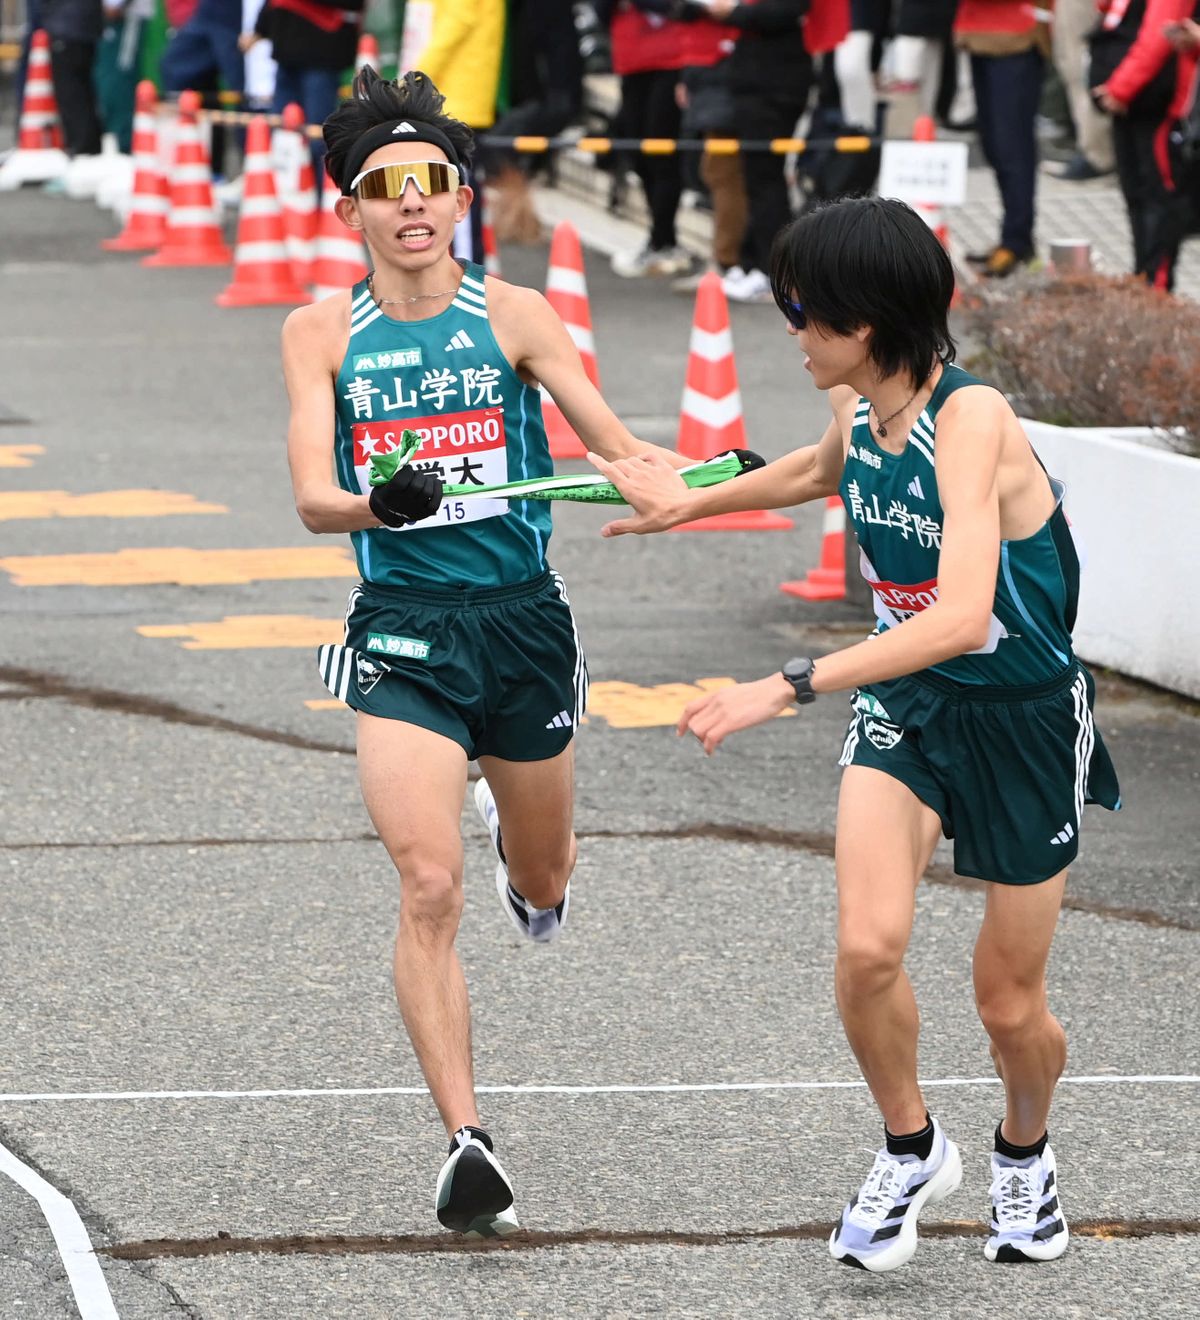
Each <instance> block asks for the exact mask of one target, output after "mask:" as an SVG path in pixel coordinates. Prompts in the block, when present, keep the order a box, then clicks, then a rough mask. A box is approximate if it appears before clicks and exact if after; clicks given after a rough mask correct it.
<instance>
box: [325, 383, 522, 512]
mask: <svg viewBox="0 0 1200 1320" xmlns="http://www.w3.org/2000/svg"><path fill="white" fill-rule="evenodd" d="M406 430H408V431H415V432H416V433H417V434H418V435H419V436H420V437H421V441H422V444H421V448H420V449H419V450H418V451H417V452H416V454H415V455H414V456H413V458H412V461H411V463H410V464H409V466H410V467H413V468H415V469H417V471H421V472H433V473H435V474H436V475H437V476H438V477H440V478H441V480H442V481H443V482H444V483H445V484H446V485H447V486H499V485H502V484H503V483H504V482H506V481H507V480H508V442H507V437H506V435H505V431H504V409H503V408H477V409H476V410H475V411H473V412H460V413H445V414H437V415H435V416H432V417H416V418H405V420H404V421H403V422H400V421H397V422H355V423H354V425H353V426H352V427H351V437H352V439H353V442H354V475H355V478H356V480H357V481H358V488H359V490H360V491H362V493H363V494H364V495H366V494H368V493H369V492H370V490H371V481H370V477H371V466H370V463H369V461H368V460H369V459H370V456H371V455H372V454H388V453H391V451H392V450H393V449H396V448H397V447H398V446H399V444H400V437H401V435H402V434H403V433H404V432H405V431H406ZM507 512H508V501H507V500H487V499H469V500H463V499H457V500H456V499H453V498H450V499H444V500H443V501H442V503H441V504H440V505H439V506H438V510H437V512H436V513H435V514H433V515H432V516H431V517H429V518H422V519H421V521H420V522H415V523H410V524H409V525H408V526H406V527H396V528H393V529H390V530H394V531H397V532H415V531H419V530H421V529H422V528H425V527H455V526H459V525H461V524H462V523H469V522H478V521H479V520H480V519H481V518H495V517H498V516H500V515H502V514H505V513H507Z"/></svg>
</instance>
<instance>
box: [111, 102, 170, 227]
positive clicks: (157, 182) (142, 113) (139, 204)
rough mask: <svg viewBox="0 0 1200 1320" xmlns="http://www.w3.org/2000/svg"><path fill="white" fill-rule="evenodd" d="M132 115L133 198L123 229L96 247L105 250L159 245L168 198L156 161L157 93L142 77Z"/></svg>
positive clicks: (165, 181)
mask: <svg viewBox="0 0 1200 1320" xmlns="http://www.w3.org/2000/svg"><path fill="white" fill-rule="evenodd" d="M135 105H136V110H135V113H134V116H133V162H134V175H133V199H132V202H131V204H130V208H129V217H128V219H127V220H126V221H125V228H124V229H122V230H121V232H120V233H119V234H118V235H117V236H116V238H105V239H102V240H101V241H100V246H101V247H102V248H104V249H105V250H106V251H108V252H152V251H154V250H155V249H156V248H159V247H161V246H162V243H163V240H164V239H165V237H166V232H167V212H168V211H169V210H170V207H171V201H170V196H169V189H168V186H167V179H166V175H164V174H163V172H162V170H161V169H160V168H159V163H158V114H157V105H158V93H157V91H156V90H155V87H154V84H153V83H152V82H151V81H150V80H149V79H148V78H144V79H143V80H142V81H141V82H140V83H138V85H137V92H136V101H135Z"/></svg>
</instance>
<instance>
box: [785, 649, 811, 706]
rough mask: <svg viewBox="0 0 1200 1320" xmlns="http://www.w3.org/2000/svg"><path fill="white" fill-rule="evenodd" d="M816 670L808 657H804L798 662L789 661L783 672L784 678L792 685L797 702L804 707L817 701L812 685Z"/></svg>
mask: <svg viewBox="0 0 1200 1320" xmlns="http://www.w3.org/2000/svg"><path fill="white" fill-rule="evenodd" d="M815 668H816V666H815V665H814V664H813V662H812V661H811V660H810V659H809V658H808V656H803V657H801V658H800V659H797V660H789V661H788V662H787V664H786V665H784V667H783V669H782V671H781V672H782V674H783V676H784V678H786V679H787V681H788V682H789V683H790V684H791V685H792V690H793V691H794V692H795V694H796V700H797V701H798V702H799V703H800V705H802V706H807V705H808V703H809V702H810V701H816V699H817V694H816V693H815V692H814V691H813V685H812V679H813V670H814V669H815Z"/></svg>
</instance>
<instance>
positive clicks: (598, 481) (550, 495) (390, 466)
mask: <svg viewBox="0 0 1200 1320" xmlns="http://www.w3.org/2000/svg"><path fill="white" fill-rule="evenodd" d="M420 447H421V439H420V437H419V436H418V435H417V434H416V432H414V431H405V432H404V433H403V435H402V436H401V437H400V444H399V446H398V447H397V448H395V449H393V450H392V451H391V453H388V454H371V455H370V456H369V459H370V464H371V476H370V482H371V485H372V486H373V487H376V488H378V487H380V486H384V485H386V484H387V483H388V482H389V481H391V480H392V478H393V477H394V476H395V475H396V473H397V472H399V471H400V470H401V468H403V467H405V466H406V465H407V463H408V462H409V460H410V459H411V458H412V457H413V455H414V454H415V453H416V452H417V450H419V449H420ZM763 466H764V463H763V460H762V459H761V458H760V457H759V455H758V454H756V453H754V452H753V451H752V450H749V449H730V450H727V451H726V452H725V453H723V454H718V455H717V456H716V457H715V458H710V459H707V460H706V461H705V462H703V463H694V464H693V465H692V466H691V467H685V468H680V469H679V475H680V476H681V477H682V478H683V482H684V485H686V486H688V487H690V488H691V489H693V490H696V489H698V488H700V487H702V486H717V485H720V484H721V483H722V482H724V481H729V480H731V479H732V478H733V477H740V476H741V475H742V473H743V472H752V471H753V470H754V469H755V468H760V467H763ZM442 494H443V495H444V496H445V497H446V498H447V499H464V498H469V497H471V496H477V497H479V498H482V499H493V500H495V499H510V500H571V501H574V502H576V503H584V504H625V503H627V501H626V500H625V497H624V496H623V495H622V494H621V492H620V491H619V490H617V488H616V487H615V486H614V485H613V484H612V482H611V481H606V480H605V479H604V478H603V477H602V476H600V475H599V474H598V473H597V474H595V475H591V476H588V475H581V476H567V477H532V478H530V479H529V480H526V481H506V482H503V483H502V484H501V485H498V486H445V487H443V490H442Z"/></svg>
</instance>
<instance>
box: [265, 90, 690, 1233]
mask: <svg viewBox="0 0 1200 1320" xmlns="http://www.w3.org/2000/svg"><path fill="white" fill-rule="evenodd" d="M442 104H443V98H442V96H441V95H440V94H439V93H438V91H437V89H436V88H435V87H434V86H433V85H432V83H430V82H429V80H428V79H427V78H426V77H425V76H424V75H423V74H420V73H409V74H406V75H405V76H404V78H403V79H402V80H401V81H400V82H399V83H392V82H385V81H384V80H382V79H381V78H379V76H378V75H377V74H376V73H375V71H374V70H373V69H371V68H369V67H367V68H364V69H363V70H362V71H361V72H360V73H359V74H358V75H357V77H356V78H355V81H354V87H353V94H352V96H351V97H350V99H349V100H347V101H344V102H343V103H342V104H341V105H340V106H339V107H338V109H337V110H335V111H334V113H333V114H332V115H331V116H330V117H329V119H328V120H326V122H325V126H324V137H325V143H326V147H327V154H326V157H325V161H326V166H327V168H328V170H329V173H330V176H331V178H332V179H333V181H334V183H335V184H336V186H338V187H339V188H340V189H341V192H342V196H341V197H339V198H338V201H337V204H336V209H337V213H338V216H339V217H340V218H341V220H342V221H343V222H344V223H345V224H346V225H348V226H349V227H350V228H351V229H353V230H356V231H358V232H359V233H361V234H362V235H363V236H364V237H365V239H366V242H367V246H368V248H369V249H370V252H371V258H372V262H373V265H374V270H373V273H372V275H371V276H370V277H368V278H367V279H366V280H364V281H362V282H361V283H359V284H357V285H355V286H354V288H353V289H350V290H347V291H346V292H345V293H341V294H335V295H334V296H332V297H330V298H327V299H325V300H324V301H322V302H319V303H317V304H315V305H314V306H311V307H303V308H300V309H298V310H296V311H295V312H293V313H292V314H291V315H290V316H289V317H288V319H287V322H286V324H285V326H284V330H283V361H284V373H285V377H286V380H287V387H288V393H289V396H290V399H291V423H290V427H289V431H288V459H289V463H290V466H291V472H292V483H293V488H294V494H295V500H296V508H297V511H298V512H299V514H300V517H301V519H302V521H303V522H304V525H305V526H306V527H307V528H308V529H309V530H310V531H312V532H319V533H334V534H338V533H347V532H348V533H350V537H351V540H352V542H353V543H354V548H355V552H356V555H357V558H358V566H359V570H360V572H361V575H362V582H361V583H360V584H359V585H358V586H356V587H355V588H354V589H353V591H351V593H350V601H349V606H348V609H347V612H346V633H345V640H344V642H343V643H341V644H338V645H330V646H323V647H321V649H320V652H319V665H320V671H321V676H322V678H323V680H324V682H325V683H326V685H327V686H328V688H329V690H330V691H331V692H332V693H333V694H334V695H335V696H337V697H339V698H340V699H341V700H343V701H345V702H347V703H348V704H349V705H350V706H351V707H352V708H353V709H354V710H355V711H356V712H357V724H358V734H357V737H358V768H359V777H360V783H361V787H362V793H363V798H364V801H365V803H366V806H367V810H368V812H369V814H370V816H371V820H372V822H373V824H374V826H375V829H376V830H377V832H378V834H379V837H380V839H381V840H382V842H383V843H384V845H385V846H386V848H387V850H388V853H389V855H390V857H391V859H392V861H393V863H394V864H395V866H396V869H397V871H398V872H399V875H400V922H399V930H398V934H397V937H396V946H395V961H394V975H395V987H396V998H397V1000H398V1002H399V1005H400V1011H401V1014H402V1015H403V1018H404V1023H405V1026H406V1028H407V1030H408V1034H409V1037H410V1039H411V1040H412V1043H413V1048H414V1050H415V1052H416V1055H417V1058H418V1060H419V1062H420V1065H421V1068H422V1071H423V1072H424V1075H425V1079H426V1082H427V1083H428V1085H429V1089H430V1092H431V1094H432V1096H433V1099H434V1103H435V1104H436V1105H437V1108H438V1111H439V1113H440V1114H441V1117H442V1119H443V1121H444V1122H445V1125H446V1130H447V1132H448V1133H449V1134H450V1135H451V1143H450V1154H449V1157H448V1158H447V1159H446V1161H445V1164H444V1165H443V1167H442V1170H441V1173H440V1175H439V1177H438V1180H437V1190H436V1194H435V1197H436V1210H437V1215H438V1218H439V1219H440V1220H441V1222H442V1223H443V1224H444V1225H446V1226H447V1227H448V1228H451V1229H454V1230H457V1231H459V1232H465V1233H473V1234H478V1235H481V1236H489V1235H493V1234H503V1233H505V1232H509V1231H511V1230H512V1229H513V1228H515V1226H516V1223H517V1218H516V1214H515V1211H514V1209H513V1193H512V1188H511V1185H510V1183H509V1181H508V1178H507V1177H506V1175H505V1173H504V1170H503V1169H502V1168H501V1166H500V1164H499V1162H498V1161H497V1159H496V1157H495V1155H494V1154H493V1152H492V1140H491V1138H490V1136H489V1135H488V1133H487V1132H486V1131H485V1130H484V1129H483V1128H482V1127H481V1126H480V1120H479V1113H478V1110H477V1108H476V1103H475V1092H474V1081H473V1073H472V1060H471V1039H470V1011H469V1006H468V999H467V989H466V983H465V981H464V978H463V972H462V968H461V966H460V963H459V960H458V957H457V955H456V953H455V949H454V941H455V936H456V934H457V930H458V922H459V915H460V912H461V910H462V904H463V892H462V869H463V848H462V840H461V833H460V817H461V813H462V805H463V796H464V792H465V788H466V783H467V762H468V760H470V759H475V760H478V762H479V766H480V768H481V770H482V771H483V773H484V776H485V778H483V779H480V780H479V781H478V783H477V784H476V787H475V793H474V796H475V803H476V806H477V808H478V810H479V812H480V814H481V815H482V817H483V820H484V822H485V824H486V825H487V828H488V831H489V833H490V836H491V840H492V844H493V845H494V847H495V851H496V853H497V857H498V864H497V868H496V885H497V890H498V893H499V895H500V901H501V903H502V905H503V907H504V911H505V913H506V914H507V917H508V919H509V920H510V921H511V922H512V924H513V926H514V927H515V928H516V929H517V930H518V931H519V932H520V934H521V936H522V937H523V938H526V939H529V940H531V941H534V942H537V943H548V942H549V941H551V940H553V939H555V938H556V937H557V936H558V934H559V932H560V931H561V930H562V927H563V923H564V922H565V920H566V917H567V908H568V902H569V894H570V890H569V886H568V879H569V877H570V875H571V871H572V869H573V867H574V865H575V851H576V849H575V836H574V833H573V832H572V827H571V820H572V805H573V769H574V766H573V756H572V739H573V737H574V734H575V730H576V728H577V727H578V724H579V719H580V716H581V715H582V714H583V709H584V703H585V700H586V696H587V665H586V662H585V660H584V655H583V651H582V649H581V647H580V644H579V636H578V633H577V631H576V628H575V621H574V618H573V617H572V614H571V608H570V605H569V603H568V601H567V594H566V589H565V587H564V586H563V582H562V579H561V578H560V577H559V576H558V574H557V573H553V572H552V571H551V570H550V569H549V567H548V566H547V562H546V546H547V543H548V541H549V539H550V530H551V529H550V512H549V505H548V504H546V503H544V502H539V501H536V500H528V501H526V500H513V501H510V502H506V501H503V500H493V499H483V498H472V499H454V498H447V499H444V500H443V498H442V489H443V486H444V485H455V486H463V485H474V486H484V485H488V486H490V485H496V484H500V483H503V482H506V481H509V480H517V479H522V478H535V477H548V476H550V475H551V474H552V472H553V465H552V463H551V460H550V455H549V450H548V446H547V441H546V433H545V430H544V429H543V426H542V413H541V402H540V397H539V390H538V386H539V383H540V384H541V385H543V386H544V387H545V388H546V390H548V391H549V393H550V394H551V396H552V397H553V398H554V400H555V402H556V403H557V404H558V406H559V407H560V408H561V409H562V411H563V414H564V415H565V416H566V418H567V420H568V421H569V422H570V423H571V425H572V426H573V427H574V429H575V431H576V432H577V434H578V435H579V436H580V438H581V439H582V440H583V442H584V443H585V444H586V445H587V446H588V447H589V448H590V449H593V450H595V451H596V452H598V453H600V454H602V455H604V456H605V457H606V458H610V459H619V458H622V457H625V456H628V455H632V454H637V453H639V452H642V451H645V450H647V449H648V448H649V446H646V445H644V444H642V443H641V442H640V441H638V440H635V439H634V437H633V436H632V435H631V434H630V433H629V432H628V431H627V430H626V429H625V427H624V426H623V425H622V424H621V422H620V421H618V419H617V418H616V417H615V416H614V415H613V413H612V412H611V411H610V410H609V408H608V407H607V405H606V404H605V403H604V401H603V399H601V397H600V395H599V394H598V393H597V391H596V389H595V388H594V387H593V386H592V384H591V383H590V382H589V381H588V378H587V375H586V374H585V372H584V368H583V364H582V362H581V360H580V357H579V352H578V350H577V349H576V348H575V345H574V344H573V343H572V341H571V338H570V336H569V335H568V333H567V331H566V329H565V328H564V326H563V324H562V322H561V320H559V318H558V315H557V313H556V312H555V311H554V310H553V309H552V308H551V307H550V305H549V303H547V301H546V300H545V298H543V297H542V295H541V294H540V293H536V292H534V291H533V290H531V289H524V288H518V287H515V286H513V285H509V284H505V283H503V282H502V281H500V280H497V279H493V278H491V277H485V275H484V272H483V269H482V267H480V266H478V265H475V264H460V263H459V262H458V261H456V260H455V258H454V257H453V256H452V255H451V243H452V240H453V237H454V230H455V225H456V223H457V222H458V221H460V220H461V219H462V218H463V217H464V216H465V215H466V214H467V211H468V208H469V207H470V205H471V200H472V196H473V194H472V192H471V189H470V188H469V187H466V186H464V184H463V179H464V177H465V175H464V169H465V167H466V166H467V165H468V164H469V158H470V153H471V149H472V144H473V139H472V135H471V132H470V130H469V129H468V128H467V127H466V125H464V124H462V123H460V122H458V121H457V120H455V119H452V118H450V117H449V116H447V115H446V114H444V113H443V112H442ZM405 429H409V430H412V431H415V432H417V433H418V434H419V435H420V436H421V437H422V438H423V440H424V444H423V446H422V448H421V449H420V450H419V452H418V453H417V455H416V456H415V459H414V461H413V462H411V463H410V464H408V465H406V466H403V467H401V468H399V470H398V471H397V472H396V473H395V475H394V476H393V477H392V478H391V479H390V480H389V481H388V482H387V483H386V484H385V485H381V486H372V485H371V484H370V482H369V475H370V464H369V459H370V456H371V455H372V454H380V453H386V452H389V451H391V450H393V449H395V448H396V447H397V442H398V441H399V440H400V438H401V434H402V432H403V431H404V430H405ZM657 452H659V454H660V457H662V458H663V461H664V462H671V461H675V462H677V463H679V464H680V465H683V464H684V463H686V462H687V460H686V459H683V458H681V457H679V456H677V455H671V456H670V457H669V458H668V457H666V456H665V454H664V451H657Z"/></svg>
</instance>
